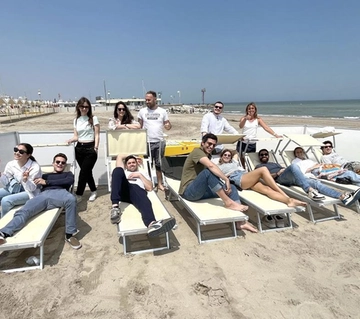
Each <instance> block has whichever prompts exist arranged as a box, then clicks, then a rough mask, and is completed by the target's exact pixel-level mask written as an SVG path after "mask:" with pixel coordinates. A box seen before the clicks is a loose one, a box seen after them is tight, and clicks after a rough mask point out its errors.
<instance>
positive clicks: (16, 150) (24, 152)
mask: <svg viewBox="0 0 360 319" xmlns="http://www.w3.org/2000/svg"><path fill="white" fill-rule="evenodd" d="M14 153H19V154H21V155H24V154H27V152H26V151H24V150H19V149H18V148H17V147H14Z"/></svg>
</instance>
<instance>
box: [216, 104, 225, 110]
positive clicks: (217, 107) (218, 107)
mask: <svg viewBox="0 0 360 319" xmlns="http://www.w3.org/2000/svg"><path fill="white" fill-rule="evenodd" d="M214 108H216V109H219V110H221V109H222V108H223V107H222V106H219V105H215V106H214Z"/></svg>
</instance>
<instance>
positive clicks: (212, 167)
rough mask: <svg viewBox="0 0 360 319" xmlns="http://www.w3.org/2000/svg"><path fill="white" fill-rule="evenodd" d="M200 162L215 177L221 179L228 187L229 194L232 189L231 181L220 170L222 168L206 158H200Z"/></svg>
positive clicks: (226, 190)
mask: <svg viewBox="0 0 360 319" xmlns="http://www.w3.org/2000/svg"><path fill="white" fill-rule="evenodd" d="M199 162H200V163H201V164H202V165H204V166H205V167H206V168H207V169H209V171H210V172H211V173H213V174H214V175H215V176H217V177H219V178H221V179H222V180H223V181H224V182H225V185H226V189H225V192H227V193H229V192H230V191H231V187H230V180H229V178H227V177H226V176H225V174H224V173H223V172H222V171H221V170H220V168H219V167H218V166H217V165H216V164H215V163H213V162H212V161H210V160H209V158H207V157H206V156H204V157H202V158H200V160H199Z"/></svg>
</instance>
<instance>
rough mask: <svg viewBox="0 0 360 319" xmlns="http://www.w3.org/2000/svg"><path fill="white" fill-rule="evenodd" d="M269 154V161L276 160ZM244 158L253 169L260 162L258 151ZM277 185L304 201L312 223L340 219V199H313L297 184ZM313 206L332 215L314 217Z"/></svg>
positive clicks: (288, 193)
mask: <svg viewBox="0 0 360 319" xmlns="http://www.w3.org/2000/svg"><path fill="white" fill-rule="evenodd" d="M269 155H270V158H269V161H270V162H277V159H276V157H275V155H274V154H273V153H272V152H271V151H269ZM245 159H246V162H247V165H248V167H249V168H251V169H255V167H256V165H257V164H259V163H260V161H259V155H258V152H256V153H247V154H246V155H245ZM278 185H279V187H280V188H281V189H282V190H283V191H284V192H285V193H286V194H287V195H289V196H291V197H293V198H297V199H299V200H301V201H303V202H306V209H307V211H308V214H309V218H310V220H311V221H312V222H313V223H317V222H321V221H326V220H332V219H341V215H340V213H339V210H338V207H337V205H338V204H340V203H341V201H340V200H339V199H335V198H331V197H327V196H325V199H324V200H322V201H313V200H311V199H310V198H309V197H308V195H307V194H306V193H305V192H304V191H303V189H302V188H301V187H299V186H290V187H287V186H284V185H280V184H278ZM329 205H332V206H333V209H334V210H330V209H329V208H327V207H326V206H329ZM313 207H314V208H317V209H319V210H323V211H326V212H330V213H331V214H332V215H333V216H330V217H324V218H318V219H315V217H314V212H313V209H312V208H313ZM334 213H335V215H334Z"/></svg>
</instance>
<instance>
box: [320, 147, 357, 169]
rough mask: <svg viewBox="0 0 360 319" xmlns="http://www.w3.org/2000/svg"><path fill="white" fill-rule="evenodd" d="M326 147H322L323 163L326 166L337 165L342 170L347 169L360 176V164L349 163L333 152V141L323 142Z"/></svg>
mask: <svg viewBox="0 0 360 319" xmlns="http://www.w3.org/2000/svg"><path fill="white" fill-rule="evenodd" d="M323 144H324V145H322V146H321V147H320V149H321V151H322V153H323V156H322V158H321V162H322V163H324V164H335V165H338V166H339V167H341V168H346V169H348V170H350V171H353V172H355V173H356V174H360V162H357V161H348V160H347V159H345V158H344V157H342V156H341V155H339V154H338V153H336V152H334V151H333V144H332V142H331V141H325V142H323Z"/></svg>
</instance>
